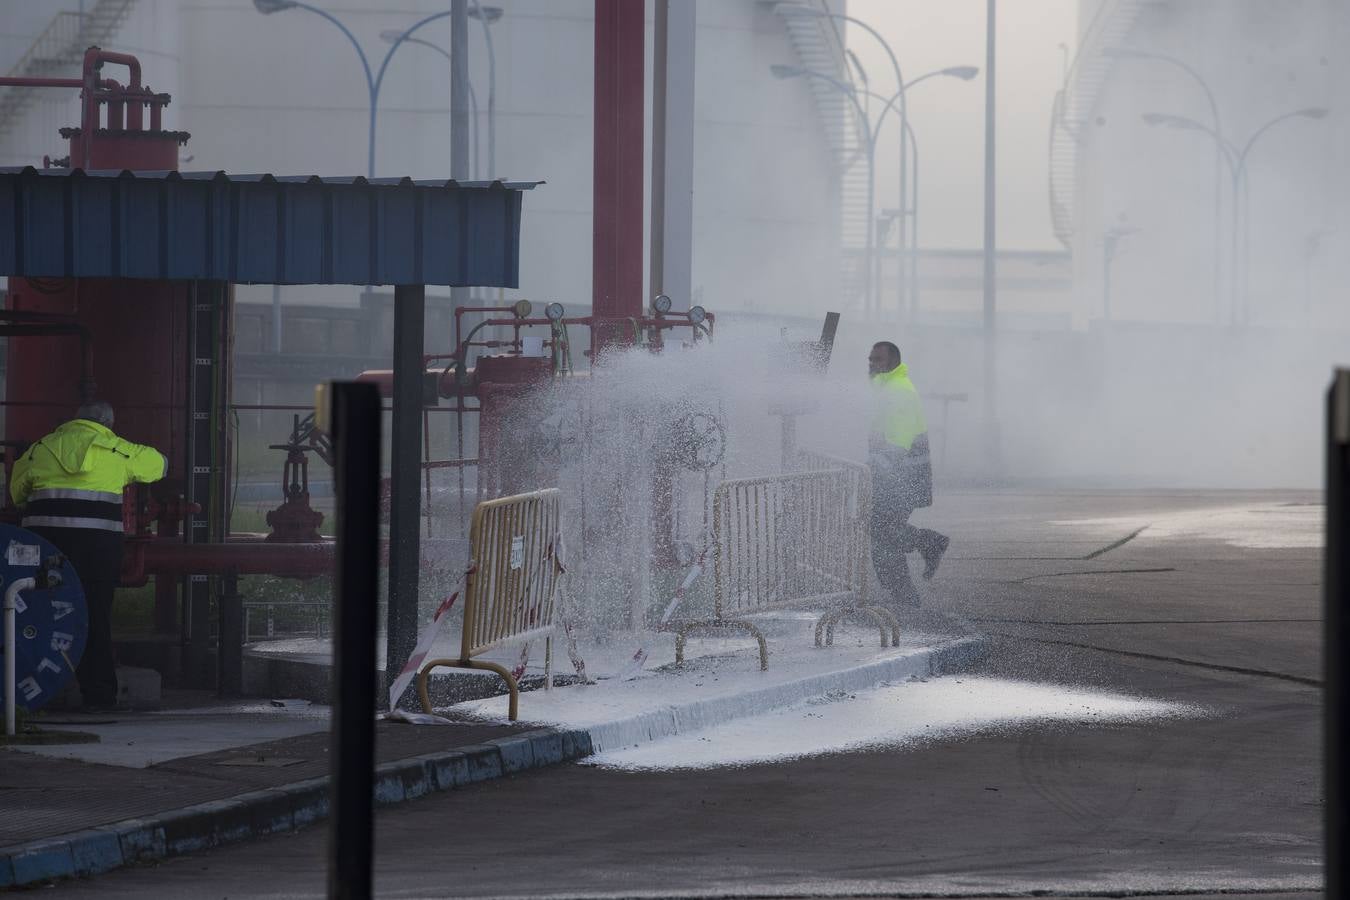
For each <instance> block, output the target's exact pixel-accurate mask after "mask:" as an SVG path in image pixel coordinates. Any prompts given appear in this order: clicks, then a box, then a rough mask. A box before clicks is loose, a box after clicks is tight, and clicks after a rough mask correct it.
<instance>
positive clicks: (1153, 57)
mask: <svg viewBox="0 0 1350 900" xmlns="http://www.w3.org/2000/svg"><path fill="white" fill-rule="evenodd" d="M1102 55H1103V56H1106V57H1107V58H1109V59H1129V60H1139V61H1144V62H1149V61H1152V62H1160V63H1165V64H1167V65H1169V66H1174V67H1175V68H1178V69H1180V70H1181V71H1182V72H1184V73H1186V74H1187V75H1188V76H1190V78H1191V80H1192V81H1194V82H1195V83H1196V84H1198V85H1199V86H1200V89H1201V90H1202V91H1204V93H1205V100H1206V101H1207V102H1208V103H1209V112H1210V115H1211V116H1212V117H1213V119H1214V130H1215V131H1217V132H1220V133H1222V132H1223V125H1222V123H1221V120H1220V118H1219V104H1218V102H1217V101H1216V100H1215V99H1214V91H1213V89H1211V88H1210V86H1209V82H1207V81H1205V79H1204V76H1202V75H1201V74H1200V73H1199V72H1198V71H1196V69H1195V67H1193V66H1192V65H1191V64H1190V63H1188V62H1186V61H1185V60H1183V59H1178V58H1177V57H1175V56H1168V55H1167V54H1165V53H1150V52H1147V51H1144V50H1134V49H1131V48H1129V47H1107V48H1106V49H1105V50H1103V51H1102ZM1233 202H1234V203H1236V202H1237V198H1236V197H1234V198H1233ZM1222 221H1223V150H1222V149H1221V148H1220V147H1219V145H1217V144H1216V145H1215V149H1214V274H1213V280H1214V285H1213V287H1214V318H1215V321H1218V320H1219V319H1220V318H1221V316H1222V313H1221V312H1220V305H1221V304H1222V302H1223V300H1222V298H1223V286H1222V284H1221V283H1220V282H1221V281H1222V279H1221V278H1220V275H1219V271H1220V269H1221V268H1222V261H1221V259H1220V256H1221V252H1222V251H1221V250H1220V247H1221V246H1222V244H1223V238H1222V232H1223V226H1222V224H1221V223H1222Z"/></svg>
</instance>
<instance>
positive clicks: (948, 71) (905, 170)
mask: <svg viewBox="0 0 1350 900" xmlns="http://www.w3.org/2000/svg"><path fill="white" fill-rule="evenodd" d="M769 70H770V71H771V72H773V74H774V77H776V78H797V77H800V76H810V77H818V78H822V79H824V80H826V81H828V82H831V83H832V84H833V85H834V86H835V87H836V88H837V89H839V90H840V91H842V92H844V93H847V94H858V93H862V94H863V95H864V96H866V97H869V98H871V99H874V100H877V101H880V102H881V103H883V104H884V105H883V106H882V109H881V112H880V113H879V114H878V115H877V117H876V119H875V121H873V122H872V123H871V126H870V135H871V147H870V148H869V160H871V159H873V158H874V154H875V150H876V143H877V141H878V139H879V138H880V135H881V126H882V125H883V124H885V122H886V115H887V114H888V113H889V112H890V111H891V110H892V109H895V108H896V104H897V103H900V104H903V102H904V95H905V92H906V91H908V90H909V89H910V88H912V87H914V85H916V84H919V83H920V82H922V81H927V80H928V79H930V78H937V77H948V78H958V79H960V80H962V81H970V80H971V79H973V78H974V77H975V76H977V75H979V74H980V69H979V67H978V66H947V67H946V68H943V69H934V70H933V71H932V72H925V73H924V74H923V75H920V76H919V77H917V78H914V79H911V80H910V81H909V82H907V83H906V84H905V85H903V86H902V87H901V88H900V89H899V90H898V91H896V92H895V93H894V94H892V95H891V96H890V97H889V98H886V97H882V96H881V95H880V94H877V93H874V92H872V91H866V90H865V91H858V90H857V88H855V87H854V86H853V85H850V84H846V83H844V82H841V81H839V80H838V79H835V78H832V77H831V76H829V75H826V74H825V73H823V72H816V71H814V70H812V69H805V68H802V67H801V66H783V65H777V66H770V67H769ZM900 124H901V128H902V133H901V139H900V143H901V154H900V167H901V168H900V184H901V192H900V201H901V203H902V204H904V203H905V202H906V200H908V202H909V206H908V208H906V207H905V206H903V205H902V206H901V207H900V216H899V218H900V219H901V220H903V219H904V217H905V216H906V215H908V216H910V217H911V219H912V227H911V228H910V229H908V230H903V229H902V230H901V231H900V233H899V238H900V257H901V258H902V260H903V257H904V255H905V252H906V249H907V248H906V243H908V249H909V251H910V253H911V254H912V255H913V265H910V266H905V265H904V263H903V261H902V262H901V264H900V265H899V266H898V276H897V277H898V279H899V286H898V296H897V306H896V313H897V316H900V317H903V316H904V313H905V297H906V293H908V296H909V312H910V316H911V317H913V315H915V314H916V311H917V308H918V287H919V283H918V249H919V239H918V233H919V145H918V141H917V139H916V138H915V135H914V129H913V127H911V125H910V123H909V122H908V121H907V120H905V119H903V118H902V119H901V123H900ZM906 145H908V149H909V152H910V153H912V154H913V157H912V158H913V164H912V166H913V167H912V170H911V169H910V168H909V167H908V166H907V165H906V161H907V160H906V156H907V154H906V152H905V146H906ZM869 164H870V163H869ZM910 171H912V172H913V185H912V188H911V189H910V190H909V191H907V190H905V184H906V179H908V178H909V177H910ZM874 258H875V259H876V272H875V274H874V276H873V277H874V278H875V281H876V285H877V294H878V297H877V309H878V311H880V308H881V302H880V301H881V298H880V292H881V273H880V253H879V252H875V251H874ZM906 275H908V277H909V278H910V279H911V281H910V284H909V290H908V292H906V289H905V277H906Z"/></svg>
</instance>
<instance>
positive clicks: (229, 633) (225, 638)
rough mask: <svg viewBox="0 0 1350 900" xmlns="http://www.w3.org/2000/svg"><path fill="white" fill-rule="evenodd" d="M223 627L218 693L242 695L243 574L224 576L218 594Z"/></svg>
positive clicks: (219, 643)
mask: <svg viewBox="0 0 1350 900" xmlns="http://www.w3.org/2000/svg"><path fill="white" fill-rule="evenodd" d="M216 614H217V618H218V624H219V629H218V633H217V636H216V665H217V673H216V693H217V694H219V695H220V696H221V697H238V696H240V695H241V694H243V693H244V643H245V641H247V640H248V635H246V634H244V604H243V600H242V599H241V598H240V597H239V576H238V575H235V574H233V573H231V574H229V575H223V576H221V579H220V595H219V597H217V598H216Z"/></svg>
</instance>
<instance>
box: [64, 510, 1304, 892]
mask: <svg viewBox="0 0 1350 900" xmlns="http://www.w3.org/2000/svg"><path fill="white" fill-rule="evenodd" d="M1311 500H1315V498H1311V497H1308V496H1303V495H1290V494H1279V495H1245V494H1244V495H1239V494H1185V495H1177V494H1155V495H1147V494H1137V493H1136V494H1128V495H1113V494H1107V493H1102V494H1087V495H1084V494H1073V495H1068V494H1053V495H1050V494H1035V495H1031V494H1016V493H1003V494H962V495H955V496H952V497H949V498H948V499H947V501H946V502H945V503H944V504H943V505H942V506H940V507H939V508H938V509H937V510H934V511H933V514H932V515H931V516H930V518H929V521H930V522H931V523H933V524H937V525H939V526H940V527H942V528H944V529H945V530H948V531H949V532H950V533H951V534H953V536H954V538H955V540H954V542H953V549H952V553H951V558H950V559H949V561H948V562H947V564H946V565H945V567H944V571H943V573H942V576H941V577H940V579H939V580H938V581H937V582H936V583H935V587H934V589H933V592H932V595H931V596H930V598H929V603H930V609H931V610H932V611H931V612H927V613H924V614H923V615H922V616H921V617H920V618H928V619H934V618H943V617H945V618H947V619H950V620H955V621H963V622H969V623H970V627H978V628H980V629H982V630H985V631H987V632H988V633H990V634H992V635H994V636H995V637H994V644H993V650H992V652H991V654H990V657H989V659H988V660H987V661H986V663H985V664H984V666H983V671H985V672H987V673H989V674H996V675H1001V676H1009V677H1016V678H1024V679H1034V680H1038V681H1050V682H1057V683H1066V684H1077V685H1093V686H1101V687H1106V688H1110V689H1112V690H1117V691H1125V692H1129V693H1134V694H1139V695H1143V696H1149V697H1157V698H1162V699H1169V700H1179V701H1186V702H1190V703H1194V704H1198V705H1201V706H1203V707H1205V708H1206V709H1207V710H1208V711H1209V714H1208V715H1205V716H1201V717H1195V718H1180V719H1167V720H1159V721H1151V722H1141V723H1135V724H1116V725H1107V726H1065V725H1058V726H1046V725H1027V726H1023V727H1019V728H1016V729H1012V730H1005V731H997V732H986V733H981V734H979V735H976V736H971V737H966V738H963V739H960V740H950V741H944V742H937V743H932V744H928V745H924V746H921V747H919V748H917V749H904V750H899V749H897V750H882V751H874V752H857V753H848V754H841V755H836V756H827V757H819V758H811V759H803V760H797V761H793V762H787V763H781V764H775V765H765V766H755V767H749V768H744V769H718V770H708V771H693V772H681V773H631V772H620V771H612V770H600V769H595V768H590V767H584V766H577V765H573V766H568V767H563V768H558V769H553V770H545V771H540V772H535V773H531V774H527V775H523V776H519V777H514V778H508V779H503V780H501V781H497V782H490V783H485V784H482V785H479V786H476V787H474V788H472V789H468V790H463V791H458V792H455V793H452V794H444V795H438V796H436V797H433V798H429V799H426V800H422V801H419V802H417V803H412V804H407V805H404V806H400V807H397V808H394V809H390V810H386V811H384V812H382V813H380V815H379V818H378V823H377V828H378V836H377V840H378V850H377V854H378V856H377V892H378V894H379V895H380V896H383V897H427V896H503V895H515V896H532V897H539V896H552V895H556V896H607V895H613V896H637V895H652V896H775V895H796V896H826V895H848V896H910V895H914V896H931V895H941V896H952V895H962V896H967V895H968V896H987V895H988V896H993V895H1007V894H1008V893H1017V892H1032V891H1039V892H1051V893H1054V894H1056V895H1061V896H1089V895H1116V896H1119V895H1120V894H1121V893H1122V892H1148V893H1152V894H1154V895H1168V892H1172V893H1177V894H1181V893H1185V894H1189V895H1191V896H1195V895H1197V893H1199V894H1200V895H1203V892H1206V891H1208V892H1214V893H1216V894H1217V893H1219V892H1224V893H1227V894H1230V895H1231V893H1232V892H1235V891H1237V892H1243V891H1252V892H1261V893H1263V894H1264V895H1265V896H1312V894H1311V893H1298V891H1300V890H1306V889H1309V888H1315V887H1316V886H1317V885H1319V884H1320V882H1321V852H1322V850H1321V815H1322V790H1321V772H1320V765H1321V762H1320V740H1321V731H1320V729H1321V702H1322V692H1321V689H1320V686H1319V683H1318V682H1319V680H1320V677H1321V673H1320V665H1321V664H1320V643H1319V642H1320V622H1319V619H1320V595H1319V591H1320V587H1319V582H1320V578H1321V569H1320V551H1318V550H1317V549H1315V548H1309V547H1306V546H1305V547H1297V546H1295V547H1284V548H1276V549H1252V548H1250V547H1246V548H1244V547H1241V546H1235V545H1234V543H1233V542H1232V541H1231V540H1227V541H1225V540H1220V539H1217V538H1216V537H1215V536H1214V535H1215V534H1228V536H1229V538H1230V539H1231V534H1229V532H1232V531H1233V528H1230V527H1228V526H1224V525H1223V524H1222V522H1227V521H1229V519H1232V518H1233V516H1237V518H1238V519H1240V520H1241V521H1242V522H1245V523H1247V524H1246V525H1245V526H1242V527H1246V528H1248V531H1252V524H1251V523H1253V522H1255V523H1257V524H1256V526H1255V531H1254V532H1253V533H1256V534H1258V535H1259V534H1260V533H1261V531H1262V528H1263V527H1264V526H1262V525H1261V524H1260V523H1261V522H1262V521H1263V520H1262V519H1261V518H1260V516H1261V515H1271V516H1272V517H1273V518H1272V519H1271V520H1270V521H1272V523H1275V522H1277V520H1278V523H1279V524H1278V525H1276V524H1272V526H1271V527H1272V528H1276V529H1278V530H1286V529H1287V528H1288V526H1287V523H1286V522H1285V521H1284V520H1283V518H1281V516H1282V515H1283V513H1281V510H1296V509H1297V508H1296V507H1281V506H1280V504H1290V503H1308V502H1310V501H1311ZM1213 510H1224V512H1222V513H1215V515H1214V517H1207V515H1206V513H1207V511H1213ZM1244 510H1245V512H1244ZM1197 513H1198V514H1199V516H1198V519H1199V521H1200V525H1199V526H1197V528H1196V529H1193V531H1192V532H1191V533H1186V532H1185V529H1184V528H1183V529H1181V532H1182V533H1177V528H1176V527H1172V528H1170V530H1169V528H1168V527H1165V526H1164V525H1155V526H1154V527H1153V528H1151V529H1146V530H1145V531H1144V532H1142V533H1141V534H1140V535H1139V536H1137V537H1135V538H1134V539H1132V540H1129V541H1127V542H1124V543H1122V544H1120V545H1119V546H1116V547H1115V548H1114V549H1110V550H1107V551H1105V552H1098V551H1101V550H1102V549H1103V548H1104V547H1107V546H1110V545H1111V544H1113V543H1116V542H1117V541H1119V540H1120V538H1123V537H1124V536H1125V535H1127V534H1128V533H1130V532H1131V531H1132V530H1133V529H1134V528H1135V527H1137V525H1132V524H1130V523H1129V522H1122V524H1120V525H1119V526H1117V525H1116V524H1112V523H1108V524H1106V525H1092V526H1087V525H1083V526H1077V525H1070V526H1065V525H1059V524H1053V523H1056V522H1062V521H1064V520H1068V519H1075V518H1104V517H1112V516H1143V517H1144V519H1146V520H1149V521H1155V520H1156V521H1157V522H1164V523H1165V522H1167V521H1173V525H1175V521H1174V520H1175V519H1176V516H1178V515H1182V516H1190V517H1191V519H1195V518H1196V514H1197ZM1310 514H1311V515H1314V516H1315V515H1316V514H1317V511H1316V510H1315V509H1313V510H1311V511H1310ZM1225 516H1227V518H1226V519H1225V518H1224V517H1225ZM1169 517H1171V518H1170V519H1169ZM1211 518H1212V519H1213V521H1210V519H1211ZM1220 520H1222V522H1221V521H1220ZM1187 521H1189V520H1187ZM1206 523H1208V524H1206ZM1230 524H1231V523H1230ZM1126 526H1128V527H1126ZM1242 527H1237V531H1238V532H1242ZM1206 529H1208V531H1207V530H1206ZM1210 531H1212V532H1214V534H1211V533H1209V532H1210ZM1243 542H1244V539H1242V538H1241V536H1239V539H1238V541H1237V543H1239V544H1241V543H1243ZM1295 543H1297V542H1295ZM324 851H325V833H324V831H323V829H321V828H320V829H311V830H309V831H306V832H302V833H300V834H297V835H289V836H284V837H278V838H275V839H271V840H267V841H262V842H258V843H254V844H250V845H244V846H239V847H233V848H227V849H224V850H220V851H216V852H212V853H208V854H203V855H199V856H194V857H185V858H179V859H174V860H171V861H168V862H166V863H164V864H161V865H159V866H156V867H145V868H138V869H131V870H125V871H121V872H115V873H111V874H109V875H106V876H103V877H100V878H98V879H94V880H91V881H88V882H83V883H78V884H71V885H64V886H60V887H58V888H56V889H55V890H54V891H52V892H50V893H55V894H57V895H59V896H65V895H70V896H85V895H101V896H119V897H121V896H125V897H132V896H134V897H150V896H154V897H192V898H196V900H201V898H208V897H284V896H313V895H318V894H321V893H322V891H323V889H324V865H325V862H324ZM1281 890H1285V891H1291V892H1292V893H1289V894H1273V893H1271V892H1274V891H1281Z"/></svg>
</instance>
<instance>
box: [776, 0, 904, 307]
mask: <svg viewBox="0 0 1350 900" xmlns="http://www.w3.org/2000/svg"><path fill="white" fill-rule="evenodd" d="M774 11H775V12H777V13H778V14H779V15H784V16H814V17H817V18H827V19H834V20H835V21H839V22H848V23H849V24H851V25H857V26H858V27H859V28H861V29H862V30H863V31H866V32H867V33H868V34H870V35H871V36H872V37H874V38H876V40H877V43H879V44H881V47H882V49H883V50H885V51H886V56H887V58H889V59H890V61H891V70H892V72H893V73H894V74H895V87H896V96H897V97H898V98H899V100H900V121H901V123H902V124H901V139H900V173H901V176H902V177H901V179H900V211H901V215H900V221H899V223H898V225H899V236H900V246H901V247H902V248H903V247H904V246H905V243H906V242H905V216H904V210H905V209H906V208H907V207H908V206H909V197H908V195H907V193H906V185H905V179H904V177H903V175H904V172H905V170H906V169H907V168H908V167H909V166H908V161H907V157H906V152H907V151H906V149H905V141H904V125H905V124H907V123H908V122H909V110H908V109H907V107H906V105H905V78H904V76H903V75H902V74H901V73H900V60H899V59H898V58H897V57H896V55H895V50H894V49H893V48H892V47H891V45H890V42H889V41H887V40H886V38H884V37H882V35H881V32H879V31H877V30H876V29H875V28H873V27H872V26H871V25H869V24H868V23H867V22H864V21H863V20H862V19H859V18H856V17H854V16H850V15H846V14H844V13H832V12H826V11H825V10H822V9H815V8H813V7H809V6H802V5H801V4H799V3H779V4H778V5H777V6H775V7H774ZM904 264H905V263H904V254H903V253H901V254H900V267H901V268H900V290H901V292H902V293H903V291H904V285H905V270H904ZM880 300H881V298H880V285H878V296H877V311H878V312H880V311H881V302H880ZM901 305H902V306H903V300H902V303H901Z"/></svg>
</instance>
